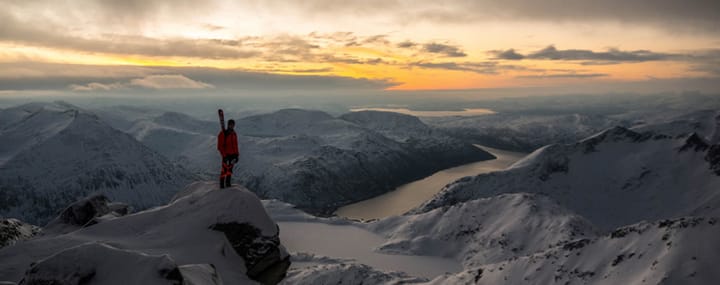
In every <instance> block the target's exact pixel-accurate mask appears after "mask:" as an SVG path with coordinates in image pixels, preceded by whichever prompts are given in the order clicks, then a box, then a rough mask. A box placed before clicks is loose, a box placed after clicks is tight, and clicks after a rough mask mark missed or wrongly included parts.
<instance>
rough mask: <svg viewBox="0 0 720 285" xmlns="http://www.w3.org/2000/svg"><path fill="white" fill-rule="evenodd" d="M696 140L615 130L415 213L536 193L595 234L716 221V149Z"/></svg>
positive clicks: (457, 187)
mask: <svg viewBox="0 0 720 285" xmlns="http://www.w3.org/2000/svg"><path fill="white" fill-rule="evenodd" d="M696 139H697V138H696V137H693V136H688V137H680V138H674V137H670V136H666V135H660V134H654V133H637V132H633V131H631V130H628V129H625V128H621V127H617V128H613V129H609V130H606V131H604V132H601V133H599V134H597V135H595V136H592V137H590V138H588V139H585V140H583V141H580V142H578V143H575V144H567V145H550V146H547V147H544V148H542V149H539V150H537V151H535V152H534V153H532V154H530V155H528V156H527V157H526V158H524V159H523V160H521V161H518V162H517V163H515V164H514V165H513V166H512V167H511V168H510V169H508V170H506V171H500V172H495V173H489V174H482V175H478V176H475V177H466V178H463V179H460V180H458V181H456V182H454V183H452V184H450V185H448V186H446V187H445V188H444V189H443V190H442V191H441V192H440V193H438V194H437V195H436V196H435V197H434V198H433V199H431V200H430V201H428V202H426V203H425V204H424V205H422V206H420V207H418V208H417V209H415V210H413V212H415V213H422V212H427V211H430V210H432V209H435V208H439V207H448V206H451V205H455V204H457V203H460V202H464V201H469V200H474V199H478V198H484V197H491V196H494V195H497V194H500V193H516V192H528V193H541V194H544V195H547V196H549V197H550V198H552V199H553V200H555V201H557V202H558V203H559V204H560V205H562V206H564V207H566V208H568V209H570V210H572V211H574V212H575V213H577V214H579V215H581V216H583V217H585V218H587V219H588V220H590V221H591V222H592V223H593V224H595V225H596V226H598V227H600V228H601V229H611V228H614V227H617V226H622V225H626V224H630V223H634V222H638V221H641V220H657V219H661V218H670V217H678V216H684V215H691V214H692V215H716V214H717V213H720V192H718V191H717V189H720V176H719V175H718V174H717V173H716V171H715V169H718V168H720V167H718V162H717V161H720V159H717V155H716V152H714V151H713V149H720V148H718V147H717V146H708V147H707V148H697V149H696V148H688V147H685V148H684V146H685V145H687V144H688V143H690V144H693V143H697V142H695V140H696Z"/></svg>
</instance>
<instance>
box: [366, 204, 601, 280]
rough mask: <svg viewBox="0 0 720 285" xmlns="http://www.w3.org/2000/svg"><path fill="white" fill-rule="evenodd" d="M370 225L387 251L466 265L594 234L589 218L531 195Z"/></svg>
mask: <svg viewBox="0 0 720 285" xmlns="http://www.w3.org/2000/svg"><path fill="white" fill-rule="evenodd" d="M369 226H370V227H371V228H372V229H373V230H374V231H377V232H380V233H384V234H385V235H387V236H388V237H389V240H388V242H386V243H385V244H384V245H382V246H381V247H380V249H379V250H381V251H383V252H389V253H399V254H415V255H435V256H446V257H453V258H457V259H460V260H462V261H463V264H464V265H465V267H466V268H467V267H472V266H474V265H478V264H486V263H494V262H499V261H502V260H507V259H511V258H516V257H520V256H525V255H528V254H532V253H535V252H539V251H542V250H545V249H547V248H548V247H550V246H554V245H556V244H558V243H561V242H564V241H567V240H572V239H577V238H582V237H593V236H595V230H594V229H593V226H592V225H591V224H590V223H589V222H588V221H586V220H585V219H584V218H582V217H580V216H577V215H575V214H573V213H571V212H569V211H568V210H566V209H564V208H562V207H561V206H559V205H557V204H555V203H554V202H553V201H552V200H550V199H549V198H548V197H543V196H540V195H536V194H526V193H517V194H502V195H498V196H494V197H491V198H485V199H479V200H472V201H467V202H462V203H458V204H455V205H453V206H449V207H443V208H436V209H433V210H431V211H429V212H426V213H421V214H415V215H403V216H396V217H390V218H386V219H383V220H380V221H378V222H375V223H371V224H370V225H369Z"/></svg>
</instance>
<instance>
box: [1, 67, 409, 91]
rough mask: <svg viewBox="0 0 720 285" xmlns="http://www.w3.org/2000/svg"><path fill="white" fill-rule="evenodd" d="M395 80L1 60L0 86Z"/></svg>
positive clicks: (381, 83) (249, 86)
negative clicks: (17, 73) (24, 74)
mask: <svg viewBox="0 0 720 285" xmlns="http://www.w3.org/2000/svg"><path fill="white" fill-rule="evenodd" d="M30 69H32V70H30ZM118 69H119V71H118ZM21 70H24V71H25V72H28V73H32V74H37V76H31V77H28V76H23V77H19V76H14V75H13V74H12V73H14V71H21ZM53 70H55V71H61V70H62V71H65V72H64V73H59V72H58V73H57V74H55V73H54V72H52V71H53ZM303 71H305V72H325V71H327V69H316V70H307V69H306V70H301V69H298V70H293V72H303ZM103 75H104V76H105V77H103ZM396 84H397V83H395V82H392V81H389V80H373V79H365V78H350V77H342V76H324V75H285V74H271V73H264V72H256V71H246V70H237V69H234V70H226V69H216V68H194V67H193V68H190V67H134V66H88V65H73V64H51V63H0V90H73V89H74V90H78V91H112V90H132V89H137V88H144V89H173V88H181V89H207V88H211V89H213V90H235V89H237V90H257V91H263V90H275V91H278V90H279V91H283V90H284V91H287V92H292V91H304V90H334V89H347V90H381V89H384V88H387V87H391V86H394V85H396Z"/></svg>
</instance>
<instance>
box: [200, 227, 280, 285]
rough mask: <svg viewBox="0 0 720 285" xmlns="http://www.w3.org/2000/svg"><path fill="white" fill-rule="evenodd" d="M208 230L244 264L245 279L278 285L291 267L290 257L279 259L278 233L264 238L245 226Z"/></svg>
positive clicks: (258, 231)
mask: <svg viewBox="0 0 720 285" xmlns="http://www.w3.org/2000/svg"><path fill="white" fill-rule="evenodd" d="M210 229H212V230H216V231H219V232H222V233H224V234H225V237H226V238H227V239H228V241H229V242H230V245H232V247H233V249H234V250H235V252H236V253H237V254H238V255H239V256H240V257H242V258H243V259H244V260H245V266H246V267H247V275H248V276H249V277H250V278H252V279H254V280H258V281H261V282H262V283H263V284H277V283H279V282H280V280H282V278H283V277H284V276H285V273H286V272H287V269H288V267H290V257H289V256H285V257H283V256H282V253H281V250H280V237H279V235H280V231H279V230H278V234H277V235H275V236H263V235H262V232H261V231H260V229H258V228H256V227H254V226H253V225H251V224H248V223H235V222H232V223H221V224H214V225H212V226H210Z"/></svg>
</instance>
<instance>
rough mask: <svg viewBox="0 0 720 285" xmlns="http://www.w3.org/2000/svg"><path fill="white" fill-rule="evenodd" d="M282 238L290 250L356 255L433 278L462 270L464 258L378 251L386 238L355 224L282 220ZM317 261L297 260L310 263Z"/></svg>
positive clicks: (365, 261)
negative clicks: (458, 259)
mask: <svg viewBox="0 0 720 285" xmlns="http://www.w3.org/2000/svg"><path fill="white" fill-rule="evenodd" d="M278 226H279V227H280V240H281V242H282V244H283V245H284V246H285V247H286V248H287V249H288V250H289V251H290V252H306V253H313V254H315V255H321V256H329V257H333V258H340V259H352V260H354V262H357V263H361V264H366V265H369V266H372V267H374V268H377V269H380V270H386V271H402V272H405V273H407V274H409V275H412V276H418V277H426V278H429V279H432V278H434V277H437V276H439V275H442V274H444V273H446V272H449V273H455V272H459V271H460V270H462V269H463V268H462V265H461V264H460V262H458V261H457V260H454V259H450V258H442V257H434V256H418V255H393V254H383V253H378V252H375V251H374V249H375V248H377V247H379V246H380V245H382V244H383V243H384V242H385V241H386V240H385V238H383V237H382V236H379V235H377V234H374V233H372V232H370V231H367V230H365V229H362V228H359V227H356V226H352V225H330V224H324V223H313V222H278ZM311 265H314V263H313V262H298V263H297V264H296V263H293V265H292V266H293V267H295V268H298V267H306V266H311Z"/></svg>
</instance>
